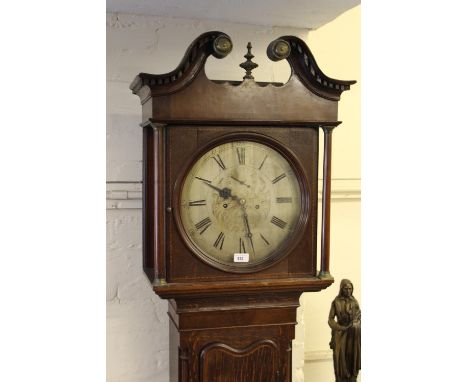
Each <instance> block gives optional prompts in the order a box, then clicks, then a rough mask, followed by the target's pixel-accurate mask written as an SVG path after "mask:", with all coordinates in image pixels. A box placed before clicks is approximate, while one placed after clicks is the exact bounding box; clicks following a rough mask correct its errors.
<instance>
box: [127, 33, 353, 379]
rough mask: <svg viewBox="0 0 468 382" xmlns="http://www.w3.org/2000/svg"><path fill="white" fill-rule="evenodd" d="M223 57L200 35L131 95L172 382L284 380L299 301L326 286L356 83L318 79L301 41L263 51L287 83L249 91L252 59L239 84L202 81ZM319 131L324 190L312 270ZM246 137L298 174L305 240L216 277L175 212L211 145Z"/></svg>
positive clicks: (284, 41) (287, 40)
mask: <svg viewBox="0 0 468 382" xmlns="http://www.w3.org/2000/svg"><path fill="white" fill-rule="evenodd" d="M231 50H232V41H231V39H230V37H229V36H227V35H226V34H224V33H222V32H207V33H204V34H202V35H201V36H199V37H198V38H197V39H195V40H194V41H193V43H192V44H191V45H190V46H189V48H188V49H187V52H186V54H185V56H184V57H183V59H182V61H181V63H180V64H179V66H177V68H176V69H174V70H173V71H171V72H169V73H167V74H159V75H155V74H147V73H140V74H139V75H138V76H137V77H136V78H135V80H134V81H133V82H132V84H131V86H130V88H131V90H132V92H133V93H134V94H137V95H138V96H139V97H140V100H141V105H142V124H141V126H142V128H143V267H144V271H145V273H146V274H147V276H148V278H149V279H150V281H151V282H152V285H153V289H154V291H155V293H157V294H158V295H159V296H160V297H161V298H164V299H169V316H170V318H171V324H170V333H171V381H176V380H179V381H189V380H190V381H216V380H217V379H218V378H221V376H222V378H225V379H223V380H225V381H230V380H233V381H234V380H235V381H245V382H247V381H249V382H251V381H260V380H261V381H263V380H265V381H270V380H271V381H289V380H290V378H291V376H290V374H291V341H292V339H293V338H294V326H295V323H296V308H297V307H298V306H299V297H300V295H301V294H302V292H306V291H320V290H322V289H324V288H327V287H328V286H329V285H331V284H332V283H333V277H332V276H331V274H330V271H329V263H330V260H329V239H330V235H329V230H330V178H331V135H332V131H333V128H334V127H336V126H338V125H339V124H340V123H341V122H340V121H338V120H337V112H338V101H339V99H340V95H341V93H342V92H343V91H345V90H348V89H349V88H350V85H352V84H353V83H355V81H340V80H336V79H332V78H329V77H327V76H326V75H325V74H324V73H323V72H322V71H321V70H320V68H319V67H318V65H317V63H316V61H315V59H314V57H313V55H312V53H311V52H310V50H309V48H308V47H307V45H306V44H305V43H304V41H302V40H301V39H299V38H297V37H294V36H283V37H280V38H279V39H276V40H274V41H272V43H271V44H270V45H269V47H268V50H267V54H268V56H269V58H270V59H272V60H274V61H278V60H281V59H286V60H287V61H288V63H289V65H290V67H291V77H290V78H289V80H288V81H287V83H285V84H282V83H264V82H256V81H255V80H254V78H253V76H252V75H251V69H253V68H254V67H255V65H256V64H254V63H252V61H251V58H252V57H253V56H252V55H251V54H250V49H249V52H248V54H246V56H245V57H246V58H247V61H246V63H244V64H243V65H241V66H242V67H244V68H245V69H246V71H247V74H246V76H245V77H244V80H243V81H214V80H210V79H208V78H207V76H206V74H205V70H204V65H205V62H206V60H207V58H208V57H209V56H210V55H213V56H214V57H216V58H223V57H225V56H226V55H228V54H229V52H230V51H231ZM321 130H323V134H324V147H323V158H324V161H323V163H324V171H323V173H324V179H323V192H322V193H323V202H322V227H321V229H320V232H321V241H322V245H321V247H322V251H321V261H320V266H321V268H320V270H318V264H317V263H318V259H317V257H318V256H317V241H318V236H319V235H318V233H317V232H318V227H317V215H318V181H319V179H318V158H319V134H320V131H321ZM245 137H247V138H249V139H250V138H251V139H254V140H257V141H259V142H262V143H264V142H267V143H268V144H269V145H271V146H272V147H274V148H276V149H277V150H279V151H281V152H282V153H286V158H287V159H288V160H290V161H292V162H294V163H297V166H298V168H299V169H300V171H299V172H300V173H301V182H302V183H303V185H304V187H302V190H303V192H307V193H308V195H307V198H306V199H307V201H308V203H307V211H306V213H305V216H302V217H301V218H302V219H305V224H304V227H303V230H302V231H301V232H300V234H298V235H297V237H295V240H294V243H292V244H291V246H290V248H287V250H286V252H287V254H286V255H283V256H279V257H278V258H276V259H275V261H271V262H269V263H268V264H266V265H265V266H263V267H260V268H255V269H252V270H251V271H250V272H241V273H239V272H232V271H229V269H220V268H219V267H218V268H215V267H213V266H211V265H210V264H209V263H207V262H206V261H203V259H202V258H200V257H199V256H197V255H195V254H194V252H193V251H192V250H191V248H190V245H187V239H186V238H185V237H184V233H183V232H182V230H180V229H179V228H178V225H177V221H178V216H177V214H178V206H177V204H176V202H177V200H178V192H179V188H180V183H181V181H182V179H183V176H184V174H185V172H186V171H187V170H188V168H189V167H190V164H191V163H194V161H195V160H196V159H197V157H198V156H200V155H202V154H203V152H205V151H206V150H207V149H208V148H209V147H210V146H211V145H213V144H214V142H215V141H216V142H225V141H228V140H229V139H240V138H245ZM284 148H286V149H284ZM221 365H222V366H221ZM239 373H240V374H239ZM255 373H261V375H262V376H263V377H260V374H259V375H257V374H255ZM239 375H243V377H242V378H241V377H239ZM265 376H266V377H265Z"/></svg>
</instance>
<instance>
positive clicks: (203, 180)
mask: <svg viewBox="0 0 468 382" xmlns="http://www.w3.org/2000/svg"><path fill="white" fill-rule="evenodd" d="M195 178H197V179H198V180H201V181H202V182H207V183H211V180H208V179H203V178H200V177H199V176H196V177H195Z"/></svg>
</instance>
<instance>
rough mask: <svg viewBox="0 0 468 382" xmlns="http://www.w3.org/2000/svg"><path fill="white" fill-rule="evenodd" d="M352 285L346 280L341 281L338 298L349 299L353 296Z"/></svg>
mask: <svg viewBox="0 0 468 382" xmlns="http://www.w3.org/2000/svg"><path fill="white" fill-rule="evenodd" d="M353 290H354V287H353V283H352V282H351V281H350V280H348V279H343V280H341V283H340V296H342V297H351V296H352V295H353Z"/></svg>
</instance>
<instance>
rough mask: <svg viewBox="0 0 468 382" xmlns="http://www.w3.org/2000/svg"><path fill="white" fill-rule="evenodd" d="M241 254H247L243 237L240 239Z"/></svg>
mask: <svg viewBox="0 0 468 382" xmlns="http://www.w3.org/2000/svg"><path fill="white" fill-rule="evenodd" d="M239 253H246V252H245V244H244V240H242V238H241V237H240V238H239Z"/></svg>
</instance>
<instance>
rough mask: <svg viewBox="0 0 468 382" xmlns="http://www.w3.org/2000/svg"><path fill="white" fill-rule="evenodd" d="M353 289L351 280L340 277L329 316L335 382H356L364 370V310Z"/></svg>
mask: <svg viewBox="0 0 468 382" xmlns="http://www.w3.org/2000/svg"><path fill="white" fill-rule="evenodd" d="M353 289H354V287H353V284H352V282H351V281H349V280H347V279H343V280H341V284H340V293H339V294H338V296H336V298H335V299H334V300H333V302H332V304H331V308H330V314H329V315H328V325H329V326H330V328H331V329H332V338H331V341H330V347H331V348H332V349H333V367H334V370H335V381H336V382H356V379H357V376H358V374H359V370H361V309H360V308H359V303H358V302H357V300H356V299H355V298H354V296H353Z"/></svg>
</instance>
